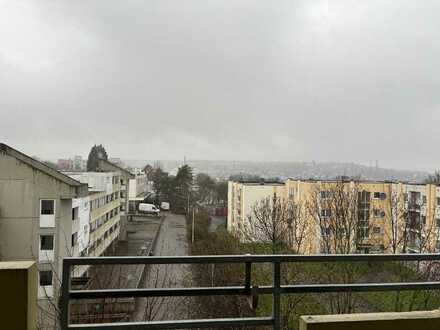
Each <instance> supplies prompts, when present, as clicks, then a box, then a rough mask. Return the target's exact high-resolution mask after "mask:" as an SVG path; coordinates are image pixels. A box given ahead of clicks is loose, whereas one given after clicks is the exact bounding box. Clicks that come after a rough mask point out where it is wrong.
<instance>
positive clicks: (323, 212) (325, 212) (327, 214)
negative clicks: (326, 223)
mask: <svg viewBox="0 0 440 330" xmlns="http://www.w3.org/2000/svg"><path fill="white" fill-rule="evenodd" d="M321 216H322V217H323V218H328V217H331V216H332V211H331V210H329V209H323V210H321Z"/></svg>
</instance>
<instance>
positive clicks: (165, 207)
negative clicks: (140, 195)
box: [160, 202, 170, 211]
mask: <svg viewBox="0 0 440 330" xmlns="http://www.w3.org/2000/svg"><path fill="white" fill-rule="evenodd" d="M160 208H161V209H162V210H164V211H169V210H170V203H168V202H162V203H160Z"/></svg>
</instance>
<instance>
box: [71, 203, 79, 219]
mask: <svg viewBox="0 0 440 330" xmlns="http://www.w3.org/2000/svg"><path fill="white" fill-rule="evenodd" d="M78 212H79V207H78V206H77V207H74V208H73V209H72V221H74V220H77V219H78Z"/></svg>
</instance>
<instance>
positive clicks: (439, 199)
mask: <svg viewBox="0 0 440 330" xmlns="http://www.w3.org/2000/svg"><path fill="white" fill-rule="evenodd" d="M437 206H440V197H437Z"/></svg>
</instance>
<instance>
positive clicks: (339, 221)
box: [307, 180, 371, 254]
mask: <svg viewBox="0 0 440 330" xmlns="http://www.w3.org/2000/svg"><path fill="white" fill-rule="evenodd" d="M369 209H370V193H369V192H367V191H361V189H360V188H359V185H358V184H357V183H356V182H346V181H342V180H341V181H335V182H331V183H322V184H321V185H317V186H316V187H315V188H314V189H313V190H312V192H311V196H310V198H309V199H308V201H307V210H308V213H309V215H310V217H311V218H312V219H314V220H315V221H316V223H317V224H318V226H319V229H320V231H321V232H320V233H318V236H319V237H318V240H319V241H320V248H321V252H323V253H338V254H349V253H355V252H358V251H359V249H361V248H362V246H363V244H364V243H365V242H366V241H367V240H368V237H369V234H370V227H371V224H370V221H369V213H370V212H369Z"/></svg>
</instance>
